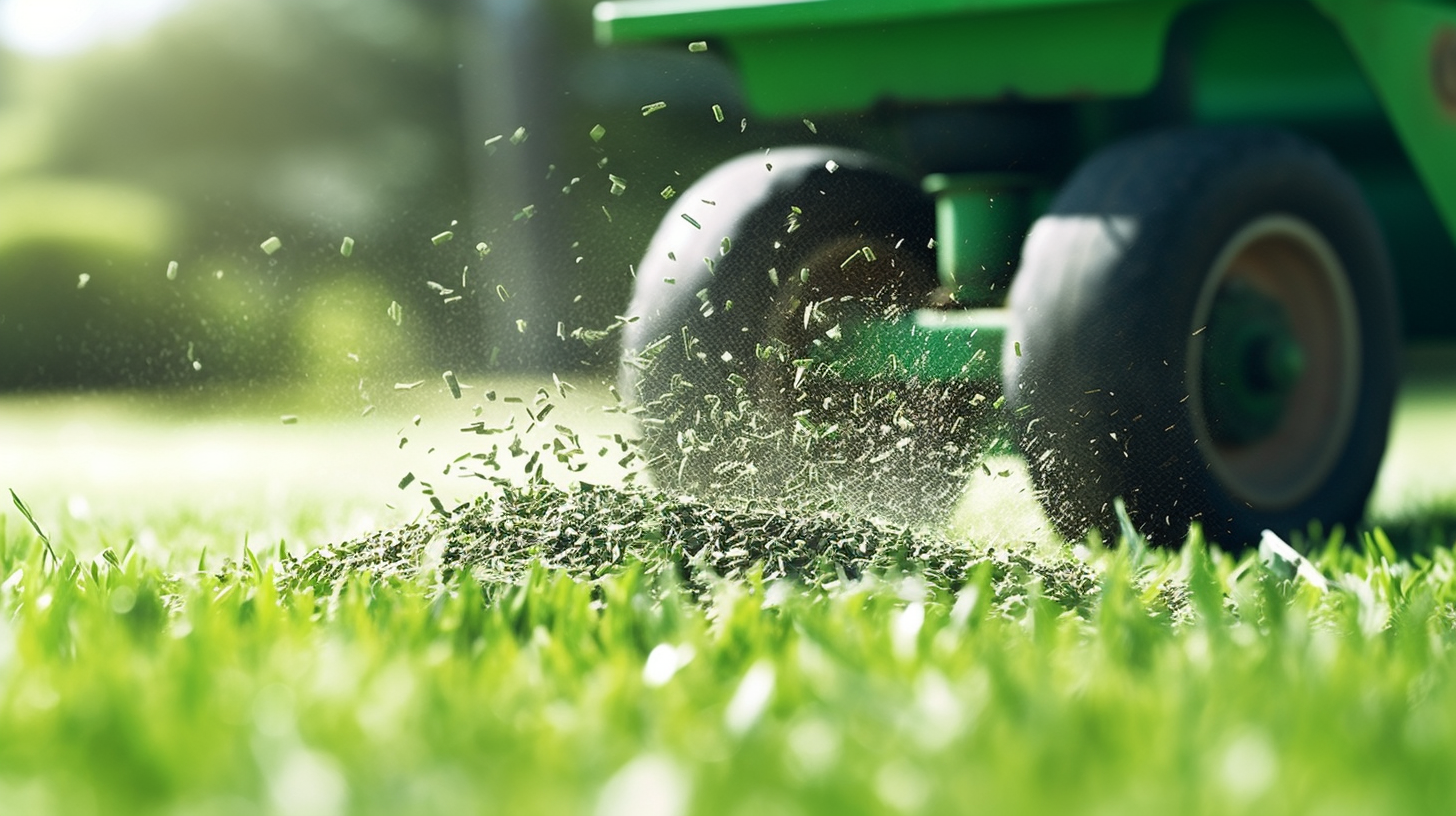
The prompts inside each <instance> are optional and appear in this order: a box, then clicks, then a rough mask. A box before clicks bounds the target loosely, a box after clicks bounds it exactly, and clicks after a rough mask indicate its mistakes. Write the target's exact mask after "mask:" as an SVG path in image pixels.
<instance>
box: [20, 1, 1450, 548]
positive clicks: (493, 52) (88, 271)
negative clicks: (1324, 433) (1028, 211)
mask: <svg viewBox="0 0 1456 816" xmlns="http://www.w3.org/2000/svg"><path fill="white" fill-rule="evenodd" d="M591 5H592V2H591V0H0V477H3V479H0V487H14V488H16V489H17V490H18V491H19V492H20V493H21V494H22V495H24V496H26V497H27V498H28V499H29V500H30V502H31V503H32V505H33V506H35V507H36V508H37V510H38V511H39V512H41V513H42V515H43V516H44V517H46V518H49V519H51V520H52V523H55V524H61V525H64V524H70V523H74V524H84V523H86V521H87V519H91V518H102V517H104V518H107V519H111V520H115V519H117V518H121V517H132V518H141V517H143V516H148V517H152V518H155V517H156V516H157V514H158V513H159V512H160V511H159V508H169V509H168V510H166V512H169V513H171V514H172V515H173V516H174V517H176V518H179V519H184V521H182V522H179V523H180V524H181V525H182V526H181V527H179V528H177V530H179V531H185V532H177V531H174V533H173V534H172V535H171V536H170V538H171V539H172V543H171V544H170V545H169V546H174V547H175V546H176V540H177V539H178V538H183V537H190V538H189V541H191V542H192V546H194V547H196V546H202V547H207V546H211V545H210V544H209V538H208V537H209V536H215V535H223V536H230V535H233V534H234V533H236V532H238V531H239V530H241V531H242V532H241V535H242V536H243V538H244V540H246V534H247V532H248V531H252V532H254V533H257V532H260V531H262V532H266V533H267V534H268V535H270V536H274V537H275V538H276V537H284V536H300V535H304V536H312V537H313V540H314V541H315V542H316V541H318V540H319V539H320V538H325V537H337V536H340V535H345V534H351V533H356V532H362V531H363V530H366V529H369V528H371V527H372V526H375V525H379V524H385V523H391V522H394V521H398V520H399V519H401V518H405V517H408V516H409V515H411V514H414V513H421V512H429V510H430V508H431V506H432V505H431V503H430V500H431V499H433V498H436V497H438V496H446V497H447V503H451V504H453V502H455V501H463V500H468V499H469V498H470V497H471V496H472V495H474V494H475V493H476V492H478V491H479V490H480V489H481V483H480V482H479V481H476V480H473V479H472V480H465V481H463V482H462V481H459V480H454V482H455V486H454V487H452V488H450V489H448V490H447V489H446V488H444V487H440V486H436V485H433V484H432V483H431V478H432V477H431V476H428V475H426V474H451V472H452V471H451V467H452V457H454V456H455V455H456V454H457V453H458V452H460V451H461V450H462V449H464V450H467V451H469V450H471V449H472V448H469V447H467V446H468V445H477V446H478V445H484V444H485V442H484V441H483V440H482V439H481V438H479V437H464V438H462V437H461V435H460V433H459V431H460V428H461V427H463V426H465V425H467V424H468V423H470V422H472V421H475V420H476V419H477V418H479V417H481V413H480V409H479V408H475V409H474V411H472V408H473V407H474V406H478V405H479V404H480V403H481V402H484V400H482V399H481V395H482V394H483V393H484V392H485V391H486V390H488V389H499V390H500V391H501V393H502V395H503V396H504V395H508V394H513V393H514V394H517V395H519V397H520V398H521V399H525V400H527V401H529V400H530V399H531V395H532V394H533V393H540V392H537V390H536V389H537V388H538V387H541V386H543V385H544V386H545V387H546V388H548V389H554V388H556V387H558V386H555V381H554V380H553V375H559V376H560V377H561V378H564V379H567V380H569V381H571V382H572V383H573V384H575V385H577V386H578V387H579V391H578V392H575V393H576V396H575V397H574V398H573V401H572V402H571V405H569V406H566V407H565V409H564V410H563V411H562V412H561V414H558V415H557V418H558V419H560V418H561V417H562V416H563V415H570V416H572V419H571V422H572V423H581V424H580V425H575V424H574V425H573V427H581V428H583V429H587V428H588V427H589V428H590V429H591V430H593V431H596V432H597V435H598V436H601V437H603V438H604V439H610V438H611V437H612V436H613V435H614V434H619V433H620V434H626V435H630V434H631V433H632V431H631V426H630V424H629V423H624V422H622V421H621V417H620V415H616V416H611V415H604V414H603V413H602V411H601V408H602V407H603V406H607V407H610V406H611V405H612V404H613V401H612V399H611V398H610V396H609V395H608V394H607V392H606V390H605V389H606V385H607V383H608V382H609V381H610V380H611V379H612V377H613V375H614V370H615V357H616V337H615V336H614V335H612V334H610V333H606V334H603V332H604V331H605V330H607V329H608V328H609V327H610V326H612V324H613V323H614V322H615V321H616V316H617V315H620V314H622V313H623V311H624V310H625V308H626V304H627V301H628V298H629V295H630V287H631V281H632V265H633V264H635V263H636V262H637V260H638V259H639V258H640V255H641V252H642V251H643V249H644V248H645V246H646V244H647V240H648V238H649V237H650V235H651V232H652V231H653V229H654V228H655V226H656V224H657V221H658V219H659V218H660V217H661V215H662V214H663V213H664V212H665V211H666V209H667V207H668V202H667V201H666V200H664V199H663V197H662V196H661V194H660V193H661V191H662V190H663V189H664V188H665V187H667V186H669V185H671V186H673V187H674V188H675V189H676V190H678V191H682V190H684V189H686V187H687V186H688V185H689V184H691V182H692V181H693V180H694V179H696V178H697V177H698V176H700V175H701V174H702V173H704V172H705V171H706V170H707V169H708V168H710V167H712V166H713V165H715V164H717V163H718V162H721V161H723V160H726V159H727V158H730V157H732V156H734V155H737V154H739V153H742V152H745V151H748V150H762V149H765V148H769V147H772V146H776V145H783V144H793V143H798V142H804V141H807V140H810V139H814V138H817V139H819V140H823V141H828V142H834V143H838V144H845V145H850V146H869V147H871V148H872V149H875V150H877V151H879V152H881V153H889V154H891V155H892V156H893V155H894V154H895V153H896V149H897V146H896V145H895V144H894V143H893V140H888V141H887V137H886V135H885V131H884V129H882V128H878V127H876V125H875V122H874V116H873V114H867V115H866V116H864V117H855V116H847V117H843V118H840V119H829V118H822V119H818V121H817V124H818V133H819V135H818V136H817V137H814V136H812V135H811V134H809V133H807V132H806V131H805V129H804V127H803V125H802V124H801V123H799V122H797V121H792V122H779V123H771V122H764V121H758V120H755V119H754V118H753V117H752V114H751V113H750V112H748V111H747V110H745V108H744V105H743V103H742V100H741V98H740V97H739V95H738V93H737V91H736V89H735V88H736V86H735V82H734V79H733V76H732V73H731V71H730V70H729V69H728V67H727V66H726V65H724V64H723V63H722V62H721V61H720V60H719V59H718V55H717V54H716V53H712V52H710V53H706V54H701V53H689V51H688V50H687V48H686V47H685V44H675V45H672V46H668V47H663V48H637V49H611V50H607V49H601V48H598V47H597V46H595V45H594V44H593V42H592V38H591ZM655 102H666V103H667V107H666V108H664V109H662V110H660V111H657V112H654V113H652V115H650V116H644V115H643V113H642V108H643V106H644V105H648V104H649V103H655ZM714 104H717V105H720V106H721V107H722V109H723V112H724V117H723V118H724V121H722V122H718V121H716V120H715V118H714V116H713V114H712V105H714ZM446 233H448V234H449V236H448V239H447V236H446ZM272 238H276V239H277V241H278V243H279V244H280V248H278V249H277V250H276V251H275V252H272V253H268V252H266V251H264V249H263V248H262V245H263V244H264V243H265V242H267V241H269V239H272ZM346 238H350V239H352V242H353V243H352V247H353V248H352V252H350V253H348V254H347V255H346V254H345V253H344V252H342V251H341V245H342V244H343V242H344V241H345V239H346ZM1424 300H1426V301H1429V302H1432V303H1434V302H1438V301H1439V300H1440V298H1433V299H1432V298H1427V299H1424ZM1428 311H1431V310H1428ZM1431 313H1432V314H1435V315H1436V320H1435V322H1434V323H1433V322H1431V321H1427V322H1426V323H1424V324H1421V325H1419V326H1414V327H1413V328H1415V329H1416V330H1418V331H1417V333H1424V335H1425V339H1426V340H1428V341H1429V340H1430V339H1432V338H1434V339H1437V340H1440V339H1441V335H1442V333H1443V332H1444V335H1445V337H1446V340H1445V342H1447V343H1449V337H1450V334H1451V331H1452V328H1453V325H1456V324H1453V323H1451V322H1450V321H1449V320H1446V319H1445V316H1444V315H1445V307H1441V308H1439V309H1436V310H1434V311H1432V312H1431ZM1408 327H1411V326H1408ZM1446 348H1448V349H1449V346H1447V347H1446ZM1420 359H1424V360H1426V363H1425V364H1424V367H1423V369H1422V370H1426V371H1434V372H1436V376H1435V377H1434V379H1432V377H1430V376H1428V377H1426V378H1425V379H1417V380H1413V381H1412V382H1413V383H1414V385H1413V386H1412V387H1411V388H1410V389H1408V393H1409V394H1413V395H1415V396H1413V397H1410V398H1408V399H1407V400H1406V401H1405V402H1403V403H1402V405H1403V406H1404V407H1403V408H1402V410H1403V411H1404V413H1403V414H1401V417H1403V418H1398V420H1397V437H1398V438H1397V445H1396V450H1395V451H1394V453H1393V454H1392V458H1391V460H1390V462H1392V463H1394V464H1390V465H1388V467H1387V475H1386V476H1384V477H1382V483H1381V484H1382V487H1381V490H1380V492H1378V494H1377V500H1376V505H1377V510H1381V508H1384V510H1383V511H1381V512H1384V513H1385V514H1386V515H1390V514H1393V513H1397V512H1403V508H1405V507H1407V506H1408V505H1409V504H1410V502H1411V501H1412V499H1411V497H1413V496H1414V497H1416V500H1418V501H1427V502H1429V501H1433V500H1436V499H1438V498H1441V497H1446V496H1449V495H1451V491H1452V490H1456V466H1453V464H1452V462H1451V460H1450V457H1449V456H1445V455H1444V454H1441V451H1442V450H1446V449H1447V448H1443V447H1442V446H1439V445H1436V446H1433V445H1431V444H1430V440H1431V438H1432V437H1431V435H1432V434H1439V433H1441V430H1440V429H1442V428H1445V429H1447V431H1448V437H1449V429H1450V428H1451V427H1453V426H1452V424H1451V423H1449V421H1448V417H1449V406H1450V399H1451V397H1452V395H1453V394H1456V391H1453V390H1452V388H1451V382H1452V378H1451V377H1450V374H1449V372H1450V371H1452V370H1453V367H1456V362H1453V361H1456V356H1453V355H1452V354H1451V353H1449V351H1443V350H1442V349H1440V348H1438V349H1437V350H1436V351H1435V352H1434V353H1426V354H1425V356H1424V357H1423V358H1420ZM446 370H451V371H455V372H458V373H459V374H460V379H461V380H462V381H463V382H466V383H467V387H470V386H474V388H475V389H477V390H471V391H469V392H467V394H466V397H465V399H464V400H453V399H452V398H451V395H450V394H449V393H448V391H447V390H446V387H445V385H444V383H443V381H442V379H441V373H442V372H443V371H446ZM1431 382H1434V383H1436V385H1435V386H1431V387H1427V386H1428V385H1429V383H1431ZM413 386H418V387H413ZM1422 389H1425V390H1422ZM1432 389H1434V390H1432ZM565 393H566V392H565V391H562V395H563V396H564V395H565ZM1423 395H1424V396H1423ZM573 406H574V407H573ZM500 407H501V403H490V404H488V405H487V406H486V409H487V416H486V418H487V419H490V418H491V415H490V411H491V410H496V409H499V408H500ZM506 407H509V408H512V409H516V408H521V407H522V406H521V404H517V405H514V406H506ZM376 409H377V410H376ZM573 412H575V413H573ZM280 417H281V418H283V420H284V421H283V422H280ZM295 417H296V423H297V424H294V423H295ZM522 419H523V420H524V418H522ZM522 424H524V422H523V423H522ZM1401 440H1407V441H1405V442H1402V441H1401ZM1448 447H1449V446H1448ZM425 454H430V455H432V456H433V458H428V457H426V456H425ZM619 455H620V454H613V455H611V456H610V457H608V458H610V459H611V460H612V461H615V460H616V459H617V456H619ZM1413 462H1414V463H1415V464H1412V463H1413ZM517 470H519V468H517ZM406 473H408V474H409V475H410V481H408V482H406V480H404V479H403V478H402V477H403V475H404V474H406ZM615 473H616V476H613V475H611V474H601V475H599V478H602V479H604V480H606V479H611V478H620V476H621V468H617V469H616V471H615ZM456 475H458V472H457V474H456ZM588 475H590V473H589V474H588ZM417 477H418V478H417ZM433 478H439V477H438V476H435V477H433ZM593 478H598V477H596V476H594V477H593ZM1018 478H1020V481H1017V479H1018ZM442 481H443V480H442ZM406 483H408V484H409V485H410V488H409V491H410V492H409V493H408V494H407V495H406V494H405V493H402V492H401V490H402V487H401V486H402V485H405V484H406ZM998 491H999V492H998ZM452 492H453V495H452ZM1025 493H1026V483H1025V480H1024V478H1021V477H1015V478H1013V479H1012V480H1011V481H1009V482H1006V484H1005V485H1004V486H1000V487H994V488H990V487H987V486H985V485H981V486H973V489H972V490H971V491H970V493H969V494H968V495H969V496H970V498H969V499H968V500H967V508H969V509H967V510H966V511H965V512H964V513H963V517H964V518H967V519H973V520H976V521H977V522H979V523H981V524H982V526H981V527H978V528H976V530H977V535H979V536H980V537H981V538H982V539H984V540H988V541H994V540H997V539H1003V538H1004V539H1019V540H1025V539H1026V538H1027V537H1028V536H1035V535H1036V534H1037V532H1036V530H1037V529H1038V528H1039V525H1040V523H1041V522H1040V520H1039V519H1040V515H1039V511H1038V510H1037V509H1036V508H1035V505H1034V503H1032V502H1030V500H1029V498H1028V497H1027V496H1026V495H1025ZM321 508H322V509H321ZM210 513H211V514H214V516H217V515H219V514H220V515H221V517H225V518H227V519H229V521H228V522H227V523H226V524H225V525H223V526H222V527H219V526H218V525H216V524H211V525H209V524H206V523H201V522H199V523H197V524H192V522H190V521H186V520H185V519H187V518H192V517H195V518H196V519H204V520H205V517H207V516H208V514H210ZM6 518H9V519H10V521H11V522H17V519H18V517H16V516H15V515H14V514H13V513H11V512H10V511H9V508H8V507H7V508H6V509H5V511H4V512H3V513H0V524H3V522H4V521H5V519H6ZM998 518H1004V519H1006V520H1005V521H1004V522H1003V521H997V519H998ZM300 519H303V520H302V521H300ZM987 519H989V520H990V521H989V522H987ZM148 524H151V522H142V521H138V522H137V525H138V526H137V527H136V529H135V530H133V532H135V536H134V537H136V538H138V539H140V540H148V536H151V538H152V539H156V538H157V536H156V535H155V531H152V528H151V527H148V526H147V525H148ZM985 524H990V525H991V526H990V527H986V526H985ZM189 525H191V526H189ZM103 529H105V530H111V532H110V533H108V534H109V535H112V536H115V535H132V533H129V532H126V530H127V529H130V528H125V527H123V528H120V529H122V532H121V533H117V532H116V529H118V528H107V527H103ZM219 530H221V533H219ZM149 531H151V532H149ZM300 531H304V532H303V533H300ZM219 546H230V545H225V544H220V545H219Z"/></svg>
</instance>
